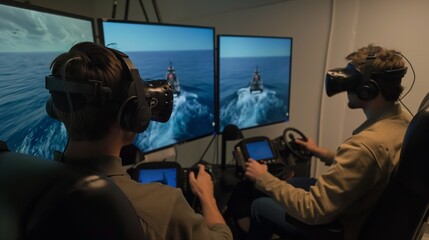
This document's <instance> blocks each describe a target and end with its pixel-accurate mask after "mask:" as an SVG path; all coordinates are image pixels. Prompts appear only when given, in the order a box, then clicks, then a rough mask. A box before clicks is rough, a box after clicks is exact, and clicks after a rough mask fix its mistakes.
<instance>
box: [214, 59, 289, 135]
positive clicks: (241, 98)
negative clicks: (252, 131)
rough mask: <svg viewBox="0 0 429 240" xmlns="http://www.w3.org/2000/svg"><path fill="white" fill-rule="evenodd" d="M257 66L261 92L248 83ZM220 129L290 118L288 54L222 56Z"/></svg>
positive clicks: (248, 126) (220, 65)
mask: <svg viewBox="0 0 429 240" xmlns="http://www.w3.org/2000/svg"><path fill="white" fill-rule="evenodd" d="M256 68H258V69H259V72H260V76H261V79H262V81H263V85H264V90H263V91H262V92H261V93H256V94H255V93H251V92H250V87H249V83H250V82H251V80H252V78H253V73H254V72H255V69H256ZM219 70H220V72H219V102H220V103H219V104H220V105H219V121H220V126H219V128H220V131H223V128H224V127H225V126H226V125H228V124H234V125H236V126H238V127H239V128H240V129H246V128H251V127H257V126H262V125H268V124H272V123H278V122H284V121H288V120H289V93H290V57H289V56H286V57H234V58H221V59H220V63H219Z"/></svg>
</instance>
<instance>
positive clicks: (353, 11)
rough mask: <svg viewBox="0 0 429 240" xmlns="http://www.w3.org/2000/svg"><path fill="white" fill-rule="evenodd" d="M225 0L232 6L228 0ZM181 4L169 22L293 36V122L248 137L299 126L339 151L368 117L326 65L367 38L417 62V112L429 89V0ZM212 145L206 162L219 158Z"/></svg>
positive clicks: (183, 148)
mask: <svg viewBox="0 0 429 240" xmlns="http://www.w3.org/2000/svg"><path fill="white" fill-rule="evenodd" d="M31 2H32V3H34V4H39V5H42V6H45V7H51V8H54V9H60V10H64V11H69V12H74V13H78V14H83V15H87V16H92V17H95V18H97V17H110V16H111V11H112V8H111V7H112V1H105V0H94V1H91V2H90V1H84V0H79V1H66V0H64V1H55V0H34V1H31ZM60 2H61V3H60ZM67 2H68V3H69V4H67ZM70 2H72V3H70ZM150 2H151V1H148V0H145V1H144V3H145V6H146V7H147V11H148V13H149V18H150V19H151V20H152V21H153V20H155V19H156V18H155V17H154V14H153V11H152V9H151V3H150ZM181 2H182V1H181ZM184 2H188V3H189V2H190V1H184ZM219 2H220V3H219V4H226V5H228V4H231V5H233V3H230V1H219ZM131 4H132V5H131V8H130V12H129V19H130V20H144V18H143V17H142V15H141V12H142V11H141V8H140V5H139V4H138V1H137V0H135V1H131ZM177 5H178V2H176V1H175V0H171V1H170V0H159V6H160V11H161V13H163V9H167V8H170V7H177ZM64 6H65V7H64ZM180 7H181V8H184V9H180V11H178V12H179V13H180V14H176V15H172V14H169V15H162V14H161V16H162V18H163V20H164V22H167V23H176V24H190V25H201V26H213V27H215V28H216V33H217V34H247V35H267V36H288V37H293V39H294V45H293V58H292V84H291V99H290V102H291V111H290V121H289V122H288V123H282V124H276V125H272V126H267V127H262V128H257V129H250V130H246V131H244V135H245V136H246V137H250V136H257V135H265V136H268V137H271V138H274V137H277V136H279V135H281V133H282V131H283V129H284V128H285V127H296V128H298V129H300V130H302V131H303V132H304V133H306V134H307V135H308V136H309V137H312V138H314V139H317V140H318V141H319V143H320V144H321V145H322V146H326V147H329V148H331V149H333V150H335V148H336V147H337V146H338V144H339V143H340V142H341V141H343V140H344V139H345V138H347V137H348V136H350V134H351V132H352V130H353V129H354V128H356V127H357V126H358V125H359V124H360V123H361V122H362V121H363V120H364V115H363V114H362V113H361V111H360V110H355V111H351V110H349V109H347V99H346V97H345V94H340V95H336V96H334V97H332V98H328V97H326V95H325V94H324V90H323V79H324V75H325V72H326V70H327V69H330V68H334V67H340V66H345V64H346V62H345V56H346V55H347V54H348V53H350V52H352V51H354V50H356V49H357V48H359V47H362V46H366V45H367V44H368V43H375V44H378V45H381V46H384V47H388V48H394V49H396V50H398V51H401V52H402V53H403V54H405V55H406V57H407V58H408V59H409V60H410V61H411V62H412V64H413V66H414V68H415V70H416V74H417V80H416V83H415V85H414V87H413V89H412V91H411V93H410V94H409V95H408V96H407V97H406V98H405V99H404V100H403V101H404V103H405V104H406V105H407V106H408V107H409V108H410V109H411V111H412V112H416V109H417V107H418V105H419V103H420V101H421V99H422V98H423V97H424V95H425V94H426V92H427V91H428V89H429V81H427V80H426V79H427V78H428V73H427V71H425V64H426V58H427V57H426V56H429V47H428V46H427V45H426V43H429V41H428V40H429V30H428V28H427V27H426V26H425V25H426V23H428V22H429V14H427V12H429V1H426V0H408V1H403V0H289V1H286V0H285V1H283V2H275V3H272V4H266V5H263V6H260V7H252V8H246V9H242V10H237V9H236V8H234V9H233V10H231V8H228V6H225V7H224V8H225V9H228V10H227V11H223V12H219V11H217V12H214V11H209V14H206V15H201V14H200V13H199V12H198V13H197V12H196V11H197V9H195V8H193V7H187V6H180ZM234 7H235V6H234ZM123 12H124V4H123V1H119V5H118V9H117V17H118V18H123V15H124V14H123ZM164 12H169V13H171V12H172V11H171V9H169V10H168V11H166V10H164ZM411 79H412V72H411V69H410V68H409V72H408V74H407V76H406V78H405V80H404V81H403V83H404V85H405V87H406V89H409V87H410V85H411ZM209 141H210V138H209V137H207V138H205V139H202V140H198V141H194V142H191V143H186V144H183V145H180V146H178V147H177V153H178V161H179V162H180V163H181V164H182V165H184V166H186V165H190V164H192V163H194V162H195V161H197V160H199V157H200V156H201V154H202V153H203V151H204V149H205V147H206V146H207V144H208V143H209ZM219 145H220V144H219ZM213 146H215V144H214V145H213ZM213 146H212V148H210V149H209V151H208V153H207V155H206V157H205V160H208V161H214V157H213V156H215V154H216V153H215V147H213ZM231 150H232V144H230V145H229V146H228V149H227V153H229V154H228V156H229V159H230V158H231V154H230V152H231ZM324 170H325V169H324V167H323V166H322V165H318V164H314V169H313V174H314V175H319V174H320V173H322V172H323V171H324Z"/></svg>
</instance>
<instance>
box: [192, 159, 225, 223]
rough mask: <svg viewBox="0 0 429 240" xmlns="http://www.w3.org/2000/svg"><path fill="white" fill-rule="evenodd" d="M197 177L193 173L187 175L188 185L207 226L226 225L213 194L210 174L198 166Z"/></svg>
mask: <svg viewBox="0 0 429 240" xmlns="http://www.w3.org/2000/svg"><path fill="white" fill-rule="evenodd" d="M198 167H199V170H198V176H197V177H195V174H194V172H192V171H191V172H190V173H189V183H190V185H191V189H192V192H193V193H194V194H195V196H197V197H198V198H199V199H200V202H201V210H202V213H203V216H204V219H205V221H206V223H207V225H208V226H211V225H214V224H219V223H220V224H226V223H225V220H224V219H223V217H222V214H221V213H220V211H219V209H218V207H217V203H216V199H215V198H214V194H213V182H212V179H211V176H210V174H208V173H207V172H206V171H205V170H204V166H203V165H199V166H198Z"/></svg>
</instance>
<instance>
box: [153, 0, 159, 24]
mask: <svg viewBox="0 0 429 240" xmlns="http://www.w3.org/2000/svg"><path fill="white" fill-rule="evenodd" d="M152 4H153V8H154V9H155V13H156V18H157V19H158V23H161V16H160V14H159V7H158V2H157V1H156V0H152Z"/></svg>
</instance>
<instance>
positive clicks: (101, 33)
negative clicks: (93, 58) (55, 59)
mask: <svg viewBox="0 0 429 240" xmlns="http://www.w3.org/2000/svg"><path fill="white" fill-rule="evenodd" d="M96 22H97V28H98V31H99V36H98V38H99V41H100V44H102V45H103V46H106V43H105V39H104V29H103V23H104V22H113V23H129V24H140V25H151V26H166V27H185V28H202V29H209V30H211V31H212V32H213V39H212V42H213V81H214V82H213V91H214V92H213V101H214V102H213V110H214V111H213V114H214V118H213V122H212V124H214V127H213V131H212V132H210V133H206V134H203V135H200V136H197V137H194V138H189V139H186V140H182V141H177V142H176V143H172V144H168V145H165V146H163V147H159V148H155V149H151V150H149V151H145V152H143V150H142V149H140V151H141V152H143V154H150V153H154V152H158V151H162V150H165V149H168V148H171V147H175V146H179V145H182V144H185V143H189V142H192V141H195V140H199V139H202V138H205V137H208V136H215V135H217V133H218V131H217V129H218V125H219V124H218V122H217V120H218V118H219V117H218V116H217V114H218V112H219V111H218V106H219V105H218V100H217V99H218V95H219V94H218V88H217V86H218V84H217V82H218V81H217V69H216V57H217V54H216V44H215V40H216V29H215V28H214V27H210V26H200V25H184V24H170V23H152V22H143V21H134V20H118V19H111V18H98V19H97V21H96ZM131 60H132V59H131Z"/></svg>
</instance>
